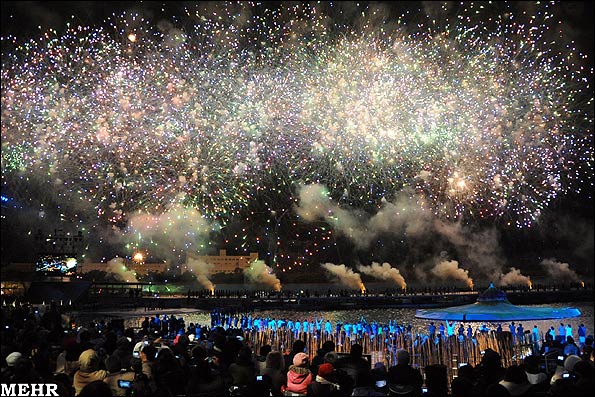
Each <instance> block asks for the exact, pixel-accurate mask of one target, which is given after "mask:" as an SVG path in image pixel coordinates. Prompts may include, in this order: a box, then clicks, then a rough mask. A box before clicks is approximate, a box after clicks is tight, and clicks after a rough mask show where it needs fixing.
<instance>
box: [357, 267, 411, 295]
mask: <svg viewBox="0 0 595 397" xmlns="http://www.w3.org/2000/svg"><path fill="white" fill-rule="evenodd" d="M357 270H359V271H360V272H361V273H363V274H367V275H368V276H372V277H374V278H377V279H381V280H392V281H394V283H395V284H397V285H398V286H399V287H401V289H406V288H407V283H406V282H405V279H404V278H403V276H402V275H401V273H400V272H399V269H397V268H395V267H392V266H391V265H390V264H389V263H387V262H384V263H383V264H382V265H381V264H379V263H377V262H372V264H371V265H370V266H363V265H359V266H358V267H357Z"/></svg>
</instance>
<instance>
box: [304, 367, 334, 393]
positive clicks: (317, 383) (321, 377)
mask: <svg viewBox="0 0 595 397" xmlns="http://www.w3.org/2000/svg"><path fill="white" fill-rule="evenodd" d="M334 370H335V368H334V367H333V364H331V363H323V364H320V365H319V366H318V375H316V378H315V379H314V381H313V382H312V383H310V384H309V385H308V388H307V390H308V391H307V393H308V397H327V396H331V397H332V396H341V395H343V394H342V393H341V391H340V389H341V387H340V386H339V384H338V383H337V382H336V379H335V376H334Z"/></svg>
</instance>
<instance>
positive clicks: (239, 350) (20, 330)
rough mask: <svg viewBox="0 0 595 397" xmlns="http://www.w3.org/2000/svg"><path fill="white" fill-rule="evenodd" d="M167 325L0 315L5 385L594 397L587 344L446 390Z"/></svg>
mask: <svg viewBox="0 0 595 397" xmlns="http://www.w3.org/2000/svg"><path fill="white" fill-rule="evenodd" d="M172 317H173V318H174V319H175V321H172V322H169V321H168V322H167V327H166V328H160V329H162V330H163V329H166V330H167V332H165V333H160V332H156V330H157V328H156V327H157V326H156V325H155V324H154V322H151V321H149V323H148V325H147V324H145V325H144V326H142V327H140V328H139V329H133V328H125V327H124V325H123V322H122V321H116V320H113V321H108V322H105V321H101V322H98V323H95V322H92V323H89V324H82V325H78V324H75V323H69V322H66V324H65V321H64V318H63V316H62V315H61V313H60V312H59V310H58V307H57V306H56V305H55V304H52V305H50V306H48V307H47V308H44V310H43V311H42V313H41V312H40V311H39V310H38V309H37V308H35V307H31V306H27V305H23V306H17V307H15V308H12V309H11V310H6V309H5V308H3V309H2V346H1V347H2V350H1V364H2V383H3V384H55V385H56V386H57V390H58V393H59V395H60V396H65V397H70V396H81V397H87V396H106V397H109V396H138V397H144V396H146V397H178V396H188V397H192V396H196V397H199V396H213V397H219V396H221V397H227V396H230V397H231V396H254V397H258V396H274V397H277V396H292V395H303V396H310V397H323V396H325V397H326V396H331V397H339V396H397V395H398V396H418V397H419V396H422V395H424V394H425V395H427V396H444V397H446V396H452V397H500V396H515V397H516V396H552V397H554V396H564V397H569V396H583V395H584V396H586V395H589V396H591V395H592V393H593V391H594V383H593V379H594V376H593V374H594V370H593V338H592V337H587V338H586V340H585V342H584V343H581V344H580V347H578V346H577V348H578V350H577V351H573V352H572V354H565V352H564V348H562V345H561V344H559V343H558V344H556V343H555V342H556V340H555V339H554V340H553V341H548V343H550V342H551V345H549V346H548V352H547V353H548V354H549V355H551V354H555V355H556V358H557V360H556V362H555V365H553V366H551V367H549V366H548V365H547V363H545V364H546V365H544V360H543V358H544V355H543V354H539V353H538V354H533V355H529V356H527V357H524V358H523V359H522V360H519V362H518V363H517V364H515V365H511V366H509V367H503V366H502V360H501V357H500V355H499V354H498V353H497V352H496V351H493V350H490V349H487V350H486V351H485V353H484V355H483V357H482V360H481V363H480V364H478V365H477V366H475V367H473V366H471V365H465V366H462V367H461V368H459V369H458V374H457V375H458V376H457V377H456V378H454V379H452V380H448V379H446V371H445V370H444V368H441V366H428V367H426V368H423V369H419V368H416V367H414V366H412V365H411V363H410V361H411V357H410V353H409V352H408V351H406V350H398V351H397V352H396V364H395V365H392V366H390V367H388V368H387V367H386V366H385V363H382V362H376V363H374V362H372V361H371V358H370V356H367V355H364V354H363V348H362V346H361V345H360V344H357V343H355V344H353V345H351V349H350V351H349V353H338V352H337V351H336V346H335V345H334V343H333V342H331V341H327V342H325V343H324V344H322V346H321V347H320V349H319V350H318V351H317V352H309V351H307V344H306V343H305V341H303V340H299V339H298V340H296V341H295V342H294V343H293V346H291V350H289V351H280V350H276V348H275V347H273V346H269V345H263V346H261V347H260V348H259V350H258V351H254V349H253V346H251V345H250V342H249V341H247V340H245V339H244V337H243V336H244V334H243V332H242V328H241V327H240V328H227V329H226V328H224V327H221V326H214V327H202V328H201V332H200V333H196V328H197V326H196V325H195V324H190V325H188V326H186V325H185V324H184V321H183V319H182V318H177V317H175V316H172ZM170 323H171V324H174V326H173V329H172V330H171V331H173V332H170ZM190 330H192V331H190ZM575 353H576V354H575ZM558 356H559V357H558Z"/></svg>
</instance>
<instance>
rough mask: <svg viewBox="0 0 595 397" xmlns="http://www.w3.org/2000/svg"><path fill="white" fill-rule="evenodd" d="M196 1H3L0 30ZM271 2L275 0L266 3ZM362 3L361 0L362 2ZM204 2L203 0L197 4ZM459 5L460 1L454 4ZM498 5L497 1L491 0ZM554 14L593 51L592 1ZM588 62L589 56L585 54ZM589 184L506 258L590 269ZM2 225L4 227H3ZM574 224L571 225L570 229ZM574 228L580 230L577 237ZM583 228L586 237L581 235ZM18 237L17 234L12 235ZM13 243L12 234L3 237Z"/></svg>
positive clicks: (401, 6) (396, 9)
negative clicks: (557, 258) (556, 260)
mask: <svg viewBox="0 0 595 397" xmlns="http://www.w3.org/2000/svg"><path fill="white" fill-rule="evenodd" d="M198 3H199V2H154V1H145V2H130V1H102V2H97V1H2V2H1V8H2V12H1V16H2V35H3V36H4V37H6V36H7V35H14V36H16V37H17V38H19V39H26V38H28V37H35V36H36V35H38V34H39V32H40V31H41V32H44V31H46V30H47V29H50V28H51V29H56V30H57V31H58V33H59V32H60V31H62V30H63V29H64V26H65V25H66V23H68V22H70V23H72V24H73V25H94V24H97V23H100V22H101V21H103V20H105V19H106V18H108V17H109V16H111V15H112V14H120V13H121V12H123V11H138V12H140V13H141V14H142V15H143V16H146V17H149V18H155V19H157V20H158V19H161V18H166V19H167V18H170V17H171V16H177V17H183V10H184V8H187V7H190V8H192V7H197V4H198ZM265 3H266V4H267V5H269V6H270V5H273V4H275V3H276V2H265ZM363 3H365V2H363ZM381 3H382V4H383V5H384V6H385V7H387V8H388V9H389V10H390V12H391V13H394V14H395V15H399V14H400V13H402V12H403V11H404V10H405V9H414V10H417V9H426V10H427V9H430V8H432V7H433V6H435V5H436V4H438V2H428V3H426V2H381ZM202 4H204V2H203V3H202ZM453 4H457V5H458V4H459V3H453ZM514 4H515V7H517V8H519V9H524V8H526V9H527V10H531V3H529V2H514ZM494 6H495V7H497V6H498V5H497V2H496V5H494ZM556 7H557V9H558V13H557V14H556V15H557V17H558V18H559V19H560V21H561V22H562V23H563V24H564V26H565V29H566V33H567V39H568V41H571V40H574V41H576V43H577V45H578V47H579V48H580V49H582V50H583V51H584V52H586V53H587V54H590V55H592V54H593V37H594V30H593V19H592V15H593V2H561V3H560V4H558V5H556ZM590 65H591V67H592V56H591V57H590ZM592 193H593V189H592V185H591V187H587V188H586V189H584V190H583V192H582V193H581V194H579V195H570V196H569V197H567V198H565V199H563V200H559V201H557V202H554V203H553V205H552V206H551V208H549V209H548V211H547V212H546V213H545V216H544V218H543V219H542V223H541V226H542V227H541V228H540V230H539V233H537V237H536V236H535V230H532V231H526V230H511V229H508V230H504V233H503V237H502V239H503V245H505V246H506V247H507V250H508V251H509V252H508V254H509V256H510V257H518V258H521V257H522V256H523V255H525V254H526V253H527V252H533V253H537V254H536V255H539V254H538V252H540V251H542V250H547V249H550V250H552V251H554V250H557V251H558V252H560V253H561V254H559V255H561V256H562V257H564V255H565V257H566V258H567V260H568V261H571V260H575V261H576V262H580V263H581V266H582V267H584V268H583V269H581V272H582V273H589V274H591V275H592V274H593V265H594V263H593V262H594V254H593V244H592V241H591V244H590V245H589V243H588V241H587V240H588V238H589V236H590V238H591V239H592V237H593V219H594V209H593V197H592ZM3 229H4V228H3ZM573 229H574V230H573ZM575 233H580V234H582V236H581V237H577V235H576V234H575ZM585 233H586V236H585ZM14 237H15V239H16V240H18V239H19V238H18V236H14ZM3 240H4V241H3V242H2V246H3V255H4V254H5V252H6V251H5V247H6V246H5V242H7V243H8V242H9V241H10V243H11V244H12V243H14V240H13V239H4V238H3Z"/></svg>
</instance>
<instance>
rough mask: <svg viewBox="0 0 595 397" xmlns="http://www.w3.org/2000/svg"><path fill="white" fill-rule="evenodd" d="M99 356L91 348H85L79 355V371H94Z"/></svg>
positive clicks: (97, 364) (96, 367)
mask: <svg viewBox="0 0 595 397" xmlns="http://www.w3.org/2000/svg"><path fill="white" fill-rule="evenodd" d="M99 364H100V363H99V356H98V355H97V352H96V351H95V350H93V349H88V350H85V351H84V352H82V353H81V355H80V356H79V365H80V371H81V372H94V371H97V370H98V369H99Z"/></svg>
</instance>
